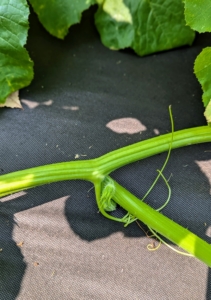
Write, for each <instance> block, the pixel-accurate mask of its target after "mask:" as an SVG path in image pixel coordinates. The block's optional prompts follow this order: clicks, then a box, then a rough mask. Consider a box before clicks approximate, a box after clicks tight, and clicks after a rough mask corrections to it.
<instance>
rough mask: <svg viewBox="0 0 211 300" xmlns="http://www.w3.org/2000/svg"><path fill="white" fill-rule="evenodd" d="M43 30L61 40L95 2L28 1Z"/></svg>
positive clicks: (71, 0)
mask: <svg viewBox="0 0 211 300" xmlns="http://www.w3.org/2000/svg"><path fill="white" fill-rule="evenodd" d="M29 2H30V3H31V5H32V7H33V9H34V11H35V12H36V13H37V15H38V18H39V20H40V22H41V23H42V25H43V26H44V27H45V29H46V30H47V31H48V32H49V33H50V34H52V35H53V36H55V37H57V38H60V39H63V38H64V37H65V36H66V35H67V33H68V29H69V27H70V26H71V25H73V24H76V23H79V22H80V19H81V14H82V12H83V11H84V10H86V9H88V8H89V7H90V6H91V5H92V4H94V3H95V0H56V1H53V0H29Z"/></svg>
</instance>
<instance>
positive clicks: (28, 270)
mask: <svg viewBox="0 0 211 300" xmlns="http://www.w3.org/2000/svg"><path fill="white" fill-rule="evenodd" d="M30 24H31V25H30V31H29V38H28V43H27V49H28V51H29V53H30V56H31V58H32V59H33V61H34V63H35V78H34V80H33V82H32V84H31V85H30V86H29V87H27V88H25V89H23V90H21V91H20V99H21V101H22V104H23V108H24V109H23V110H18V109H6V108H5V109H1V110H0V126H1V131H0V141H1V146H0V155H1V156H0V157H1V160H0V174H1V175H2V174H6V173H9V172H12V171H17V170H21V169H26V168H30V167H34V166H39V165H45V164H50V163H55V162H61V161H69V160H76V159H90V158H95V157H99V156H100V155H103V154H105V153H107V152H109V151H112V150H114V149H118V148H120V147H123V146H126V145H130V144H132V143H135V142H138V141H141V140H144V139H147V138H150V137H154V136H156V135H159V134H164V133H167V132H170V131H171V124H170V120H169V113H168V106H169V105H172V110H173V115H174V122H175V130H179V129H184V128H190V127H195V126H200V125H204V124H206V121H205V119H204V117H203V105H202V102H201V100H200V99H201V94H202V91H201V88H200V85H199V83H198V82H197V80H196V78H195V76H194V74H193V62H194V59H195V58H196V56H197V55H198V54H199V53H200V51H201V49H202V48H203V47H205V46H207V45H209V44H210V35H197V37H196V40H195V42H194V44H193V46H191V47H182V48H179V49H174V50H171V51H167V52H163V53H157V54H155V55H150V56H146V57H143V58H141V57H138V56H137V55H135V54H134V52H133V51H130V50H124V51H111V50H109V49H107V48H105V47H104V46H103V45H102V44H101V41H100V38H99V35H98V33H97V31H96V29H95V27H94V18H93V9H91V10H89V11H87V12H86V13H84V14H83V18H82V22H81V23H80V24H78V25H74V26H73V27H72V28H71V29H70V31H69V34H68V36H67V37H66V38H65V40H64V41H61V40H58V39H56V38H54V37H52V36H50V35H49V34H48V33H47V32H46V31H45V30H44V28H43V27H42V25H41V24H40V23H39V22H38V19H37V17H36V16H35V15H34V14H32V15H31V17H30ZM210 146H211V145H210V143H208V144H201V145H195V146H190V147H186V148H181V149H177V150H173V151H172V153H171V156H170V160H169V162H168V164H167V166H166V169H165V171H164V173H165V176H166V178H170V180H169V183H170V185H171V188H172V197H171V200H170V202H169V204H168V205H167V207H166V208H165V209H164V210H163V211H162V212H163V214H165V215H166V216H168V217H169V218H170V219H173V220H174V221H176V222H178V223H179V224H181V225H183V226H184V227H186V228H188V229H189V230H191V231H192V232H194V233H195V234H197V235H198V236H200V237H201V238H203V239H204V240H206V241H207V242H209V243H210V242H211V199H210V184H211V171H210V170H211V147H210ZM165 158H166V153H163V154H160V155H156V156H154V157H151V158H148V159H145V160H142V161H139V162H136V163H133V164H130V165H128V166H125V167H123V168H121V169H118V170H116V171H115V172H114V173H113V174H112V176H113V178H115V179H116V180H117V181H118V182H119V183H121V184H122V185H123V186H124V187H126V188H127V189H128V190H130V191H131V192H132V193H134V194H135V195H136V196H138V197H139V198H141V197H142V196H143V195H144V194H145V193H146V191H147V190H148V188H149V187H150V185H151V184H152V182H153V180H154V179H155V177H156V175H157V171H156V170H157V169H160V168H161V167H162V165H163V162H164V161H165ZM166 198H167V187H166V185H165V184H164V182H163V181H162V180H159V181H158V184H157V185H156V186H155V188H154V189H153V191H152V192H151V193H150V195H149V196H148V198H147V199H146V202H147V203H148V204H149V205H151V206H152V207H154V208H157V207H159V206H161V205H162V204H163V203H164V202H165V200H166ZM0 207H1V209H0V228H1V231H0V232H1V234H0V248H1V250H2V251H1V252H0V299H1V300H13V299H18V300H25V299H30V300H39V299H45V300H52V299H55V300H57V299H65V300H66V299H67V300H70V299H73V300H79V299H80V300H91V299H92V300H95V299H96V300H98V299H101V300H103V299H106V300H110V299H111V300H113V299H117V300H120V299H122V300H124V299H134V300H135V299H137V300H139V299H140V300H151V299H159V300H160V299H162V300H165V299H166V300H167V299H174V300H181V299H183V300H190V299H191V300H199V299H200V300H205V299H211V272H210V269H209V268H208V267H207V266H206V265H205V264H203V263H202V262H200V261H199V260H197V259H195V258H192V257H187V256H183V255H179V254H177V253H175V252H173V251H172V250H171V249H169V248H168V247H166V246H165V245H161V246H160V247H159V249H158V250H156V251H149V250H148V249H147V245H148V244H150V243H151V244H152V243H155V245H157V244H158V243H157V241H156V240H155V239H152V238H149V237H147V236H146V235H145V233H144V232H143V231H142V230H141V229H140V228H139V227H138V225H137V224H136V223H132V224H131V225H129V226H128V227H124V226H123V224H121V223H118V222H114V221H111V220H108V219H106V218H105V217H103V216H102V215H101V214H100V213H99V212H98V208H97V205H96V201H95V195H94V189H93V188H92V184H91V183H89V182H86V181H64V182H57V183H53V184H47V185H44V186H40V187H36V188H33V189H30V190H26V191H24V192H20V193H18V194H14V195H11V196H8V197H5V198H2V199H1V203H0ZM123 213H124V212H123V211H122V210H121V209H119V208H118V210H117V212H116V215H117V216H122V214H123ZM142 227H143V229H144V230H147V228H146V226H144V225H143V224H142ZM170 245H171V246H172V244H171V243H170ZM176 249H178V248H177V247H176Z"/></svg>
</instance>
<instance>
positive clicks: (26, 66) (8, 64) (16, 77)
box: [0, 0, 33, 103]
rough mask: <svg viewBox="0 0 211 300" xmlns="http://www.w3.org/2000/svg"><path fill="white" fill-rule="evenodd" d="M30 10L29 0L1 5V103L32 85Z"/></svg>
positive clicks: (3, 0)
mask: <svg viewBox="0 0 211 300" xmlns="http://www.w3.org/2000/svg"><path fill="white" fill-rule="evenodd" d="M28 15H29V8H28V5H27V2H26V1H25V0H14V1H12V0H11V1H8V0H1V3H0V69H1V72H0V87H1V89H0V103H4V102H5V100H6V98H7V96H9V95H10V94H11V93H12V92H15V91H17V90H18V89H20V88H23V87H25V86H27V85H29V84H30V82H31V80H32V79H33V62H32V61H31V59H30V57H29V55H28V52H27V51H26V49H25V48H24V47H23V46H24V45H25V43H26V38H27V31H28Z"/></svg>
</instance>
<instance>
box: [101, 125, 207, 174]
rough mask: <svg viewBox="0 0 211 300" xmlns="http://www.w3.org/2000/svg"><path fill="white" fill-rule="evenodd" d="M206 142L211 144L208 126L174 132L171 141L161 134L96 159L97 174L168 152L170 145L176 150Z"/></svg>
mask: <svg viewBox="0 0 211 300" xmlns="http://www.w3.org/2000/svg"><path fill="white" fill-rule="evenodd" d="M206 142H211V127H209V126H200V127H195V128H189V129H183V130H178V131H175V132H174V136H173V141H172V133H169V134H163V135H160V136H157V137H153V138H151V139H147V140H144V141H141V142H138V143H135V144H133V145H129V146H126V147H123V148H120V149H117V150H114V151H112V152H110V153H107V154H105V155H103V156H101V157H99V158H97V161H98V165H99V166H100V169H99V172H102V173H103V174H105V175H107V174H110V173H111V172H112V171H114V170H116V169H117V168H120V167H122V166H125V165H126V164H130V163H132V162H135V161H137V160H141V159H144V158H146V157H150V156H152V155H155V154H158V153H162V152H165V151H168V150H169V146H170V145H171V149H176V148H180V147H184V146H190V145H193V144H200V143H206Z"/></svg>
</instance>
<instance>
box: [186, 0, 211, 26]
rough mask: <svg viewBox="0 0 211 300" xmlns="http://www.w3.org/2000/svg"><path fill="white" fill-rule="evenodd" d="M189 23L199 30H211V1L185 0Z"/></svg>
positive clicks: (187, 21)
mask: <svg viewBox="0 0 211 300" xmlns="http://www.w3.org/2000/svg"><path fill="white" fill-rule="evenodd" d="M184 3H185V20H186V23H187V25H189V26H190V27H191V28H192V29H194V30H196V31H198V32H206V31H211V21H210V15H211V1H210V0H184Z"/></svg>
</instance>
